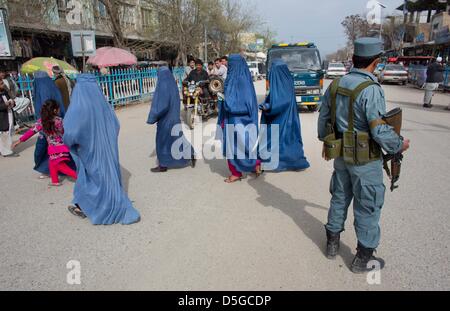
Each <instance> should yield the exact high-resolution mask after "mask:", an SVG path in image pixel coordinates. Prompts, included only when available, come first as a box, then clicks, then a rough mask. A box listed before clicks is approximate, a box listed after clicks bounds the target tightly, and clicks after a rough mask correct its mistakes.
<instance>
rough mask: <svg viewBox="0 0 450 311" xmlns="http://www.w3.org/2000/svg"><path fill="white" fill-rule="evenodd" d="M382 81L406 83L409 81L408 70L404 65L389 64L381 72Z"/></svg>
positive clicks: (380, 78)
mask: <svg viewBox="0 0 450 311" xmlns="http://www.w3.org/2000/svg"><path fill="white" fill-rule="evenodd" d="M379 80H380V83H385V82H392V83H400V84H403V85H406V83H407V82H408V71H407V70H406V69H405V67H404V66H403V65H398V64H387V65H386V66H385V67H384V69H383V70H382V71H381V73H380V77H379Z"/></svg>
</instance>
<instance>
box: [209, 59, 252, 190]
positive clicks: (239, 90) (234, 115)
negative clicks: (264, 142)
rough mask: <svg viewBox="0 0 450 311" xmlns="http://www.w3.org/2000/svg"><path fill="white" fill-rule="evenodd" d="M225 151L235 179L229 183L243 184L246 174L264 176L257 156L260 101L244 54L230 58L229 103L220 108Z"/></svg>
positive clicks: (220, 123) (227, 94) (226, 96)
mask: <svg viewBox="0 0 450 311" xmlns="http://www.w3.org/2000/svg"><path fill="white" fill-rule="evenodd" d="M218 124H219V126H220V127H221V128H222V135H223V139H222V148H223V153H224V156H225V157H226V159H227V161H228V168H229V169H230V172H231V176H230V177H228V178H227V179H226V180H225V182H226V183H234V182H236V181H241V180H242V176H243V173H256V176H259V175H260V174H261V163H260V161H259V160H258V156H257V153H258V152H257V151H258V150H257V149H258V148H257V144H258V102H257V100H256V92H255V87H254V85H253V79H252V75H251V73H250V70H249V69H248V65H247V62H246V61H245V59H244V58H243V57H242V56H241V55H231V56H230V57H229V59H228V76H227V80H226V81H225V100H224V102H223V103H222V105H220V111H219V123H218Z"/></svg>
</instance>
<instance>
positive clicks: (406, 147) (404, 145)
mask: <svg viewBox="0 0 450 311" xmlns="http://www.w3.org/2000/svg"><path fill="white" fill-rule="evenodd" d="M410 143H411V141H410V140H409V139H405V140H404V141H403V147H402V153H404V152H406V151H408V149H409V147H410V145H409V144H410Z"/></svg>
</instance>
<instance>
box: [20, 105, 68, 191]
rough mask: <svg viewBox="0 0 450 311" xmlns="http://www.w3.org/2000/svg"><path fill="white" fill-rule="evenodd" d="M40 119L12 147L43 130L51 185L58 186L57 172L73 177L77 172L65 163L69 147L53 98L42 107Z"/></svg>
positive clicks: (57, 107)
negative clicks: (65, 143)
mask: <svg viewBox="0 0 450 311" xmlns="http://www.w3.org/2000/svg"><path fill="white" fill-rule="evenodd" d="M41 115H42V119H39V120H38V121H37V122H36V124H35V125H34V127H33V128H31V129H29V130H28V131H27V132H26V133H25V134H23V135H22V137H20V139H19V141H17V142H16V143H14V145H13V147H14V148H15V147H17V146H18V145H19V144H20V143H23V142H25V141H27V140H28V139H30V138H31V137H33V136H34V135H36V134H37V133H39V132H41V131H43V132H44V134H45V136H46V138H47V143H48V154H49V158H50V161H49V168H50V177H51V180H52V183H51V185H52V186H60V185H61V184H60V183H59V178H58V174H59V173H62V174H64V175H67V176H69V177H71V178H73V179H75V180H76V179H77V173H76V172H75V171H74V170H73V169H71V168H70V167H69V166H68V165H67V163H68V162H69V161H70V156H69V153H70V150H69V147H67V146H66V145H64V142H63V135H64V127H63V119H62V118H61V117H59V106H58V104H57V103H56V102H55V101H53V100H48V101H47V102H45V104H44V106H43V107H42V112H41ZM44 118H47V119H48V120H50V121H49V122H47V123H45V122H43V119H44ZM45 124H47V126H49V125H50V128H47V129H46V128H44V125H45Z"/></svg>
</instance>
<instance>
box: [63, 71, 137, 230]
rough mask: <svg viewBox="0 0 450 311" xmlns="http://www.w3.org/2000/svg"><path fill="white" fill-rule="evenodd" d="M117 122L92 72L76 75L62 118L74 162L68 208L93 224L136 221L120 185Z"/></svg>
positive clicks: (66, 140) (129, 202)
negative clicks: (74, 171) (71, 196)
mask: <svg viewBox="0 0 450 311" xmlns="http://www.w3.org/2000/svg"><path fill="white" fill-rule="evenodd" d="M119 130H120V124H119V120H118V119H117V117H116V114H115V113H114V110H113V109H112V107H111V106H110V105H109V104H108V102H107V101H106V99H105V96H104V95H103V93H102V91H101V89H100V86H99V85H98V84H97V79H96V77H95V76H94V75H92V74H81V75H79V76H78V78H77V85H76V86H75V88H74V90H73V93H72V98H71V104H70V108H69V111H68V112H67V114H66V117H65V119H64V131H65V132H64V143H65V144H66V145H67V146H68V147H69V148H70V152H71V154H72V157H73V158H74V160H75V163H76V165H77V173H78V179H77V181H76V183H75V188H74V199H73V204H74V205H73V206H70V207H69V211H70V212H71V213H72V214H74V215H76V216H79V217H82V218H86V216H87V217H88V218H89V220H90V221H91V222H92V223H93V224H94V225H112V224H123V225H129V224H133V223H136V222H138V221H139V220H140V215H139V212H138V211H137V210H136V209H135V208H134V207H133V205H132V203H131V201H130V199H129V198H128V196H127V194H126V193H125V191H124V189H123V187H122V176H121V172H120V164H119V146H118V137H119Z"/></svg>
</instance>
